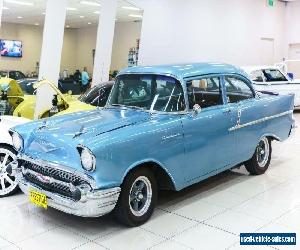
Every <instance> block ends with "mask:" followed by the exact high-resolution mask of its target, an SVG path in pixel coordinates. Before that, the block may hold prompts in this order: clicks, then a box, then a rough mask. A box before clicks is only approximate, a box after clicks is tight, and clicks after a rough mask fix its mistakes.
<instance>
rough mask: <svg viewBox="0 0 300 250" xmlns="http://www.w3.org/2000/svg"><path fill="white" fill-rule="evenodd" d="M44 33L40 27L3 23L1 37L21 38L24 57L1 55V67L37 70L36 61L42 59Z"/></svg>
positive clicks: (24, 70) (26, 71) (25, 70)
mask: <svg viewBox="0 0 300 250" xmlns="http://www.w3.org/2000/svg"><path fill="white" fill-rule="evenodd" d="M42 35H43V34H42V29H41V28H40V27H36V26H31V25H22V24H18V25H17V24H10V23H2V27H1V29H0V37H1V38H4V39H14V40H21V41H22V42H23V57H22V58H10V57H0V69H16V70H22V71H23V72H24V73H29V72H32V71H35V66H36V62H38V61H40V54H41V47H42Z"/></svg>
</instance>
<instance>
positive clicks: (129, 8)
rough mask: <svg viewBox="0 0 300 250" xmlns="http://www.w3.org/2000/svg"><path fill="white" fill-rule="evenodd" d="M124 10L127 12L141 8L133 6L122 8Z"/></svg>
mask: <svg viewBox="0 0 300 250" xmlns="http://www.w3.org/2000/svg"><path fill="white" fill-rule="evenodd" d="M122 9H125V10H140V9H139V8H137V7H132V6H122Z"/></svg>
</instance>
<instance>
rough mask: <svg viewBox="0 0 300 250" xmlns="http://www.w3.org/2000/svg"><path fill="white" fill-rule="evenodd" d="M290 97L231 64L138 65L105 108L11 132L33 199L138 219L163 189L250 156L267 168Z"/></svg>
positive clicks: (12, 169)
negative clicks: (258, 87)
mask: <svg viewBox="0 0 300 250" xmlns="http://www.w3.org/2000/svg"><path fill="white" fill-rule="evenodd" d="M293 106H294V96H293V95H292V94H291V95H278V94H277V95H276V94H271V93H270V94H262V93H256V92H255V91H254V89H253V87H252V84H251V81H250V79H248V78H247V75H246V74H245V73H244V72H243V71H241V70H240V69H239V68H236V67H234V66H231V65H226V64H216V63H201V64H188V65H168V66H153V67H133V68H129V69H125V70H123V71H122V72H120V73H119V75H118V76H117V78H116V83H115V85H114V87H113V89H112V92H111V94H110V97H109V100H108V102H107V104H106V106H105V107H104V108H98V109H97V110H94V111H86V112H78V113H74V114H69V115H65V116H61V117H56V118H50V119H47V120H42V121H36V122H32V123H27V124H25V125H20V126H17V127H15V128H13V129H12V130H11V136H12V140H13V144H14V147H15V149H16V150H17V151H18V152H19V153H18V160H17V161H14V162H12V163H11V164H10V165H9V166H8V168H7V172H9V173H10V174H14V175H16V176H17V178H18V180H19V185H20V188H21V189H22V191H23V192H24V193H26V194H28V196H29V199H30V201H31V202H33V203H35V204H37V205H40V206H43V207H45V208H46V207H47V206H50V207H53V208H56V209H59V210H61V211H64V212H66V213H71V214H74V215H78V216H85V217H98V216H101V215H104V214H106V213H109V212H110V211H112V210H114V212H115V214H116V216H117V218H118V219H119V220H120V221H121V222H123V223H125V224H127V225H129V226H137V225H140V224H142V223H144V222H145V221H147V220H148V219H149V218H150V216H151V214H152V212H153V210H154V207H155V205H156V199H157V193H158V190H159V189H171V190H181V189H183V188H185V187H187V186H189V185H192V184H193V183H197V182H199V181H201V180H204V179H206V178H208V177H210V176H213V175H216V174H218V173H220V172H222V171H225V170H226V169H230V168H233V167H235V166H240V165H241V164H244V165H245V166H246V168H247V170H248V171H249V172H250V174H254V175H259V174H263V173H264V172H265V171H266V170H267V169H268V167H269V164H270V161H271V153H272V147H271V142H272V140H280V141H281V140H285V139H287V138H288V137H289V135H290V133H291V131H292V129H293V126H294V119H293V117H292V113H293Z"/></svg>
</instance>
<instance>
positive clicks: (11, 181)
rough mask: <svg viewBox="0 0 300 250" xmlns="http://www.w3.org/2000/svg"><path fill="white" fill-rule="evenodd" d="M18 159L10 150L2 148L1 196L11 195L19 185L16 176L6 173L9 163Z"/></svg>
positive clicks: (0, 163)
mask: <svg viewBox="0 0 300 250" xmlns="http://www.w3.org/2000/svg"><path fill="white" fill-rule="evenodd" d="M15 159H16V156H15V155H14V154H13V153H12V152H11V151H9V150H7V149H4V148H0V195H6V194H9V193H10V192H11V191H13V190H14V189H15V188H16V186H17V185H18V183H17V181H16V179H15V177H14V176H10V175H9V174H8V173H7V172H6V167H7V165H8V164H9V163H11V162H12V161H13V160H15Z"/></svg>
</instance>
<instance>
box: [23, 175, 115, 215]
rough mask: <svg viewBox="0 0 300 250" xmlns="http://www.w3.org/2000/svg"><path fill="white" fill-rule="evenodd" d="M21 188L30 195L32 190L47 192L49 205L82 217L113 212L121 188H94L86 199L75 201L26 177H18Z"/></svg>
mask: <svg viewBox="0 0 300 250" xmlns="http://www.w3.org/2000/svg"><path fill="white" fill-rule="evenodd" d="M18 180H19V187H20V189H21V190H22V191H23V192H24V193H25V194H26V195H29V191H30V190H34V191H38V192H40V193H42V194H45V195H46V196H47V198H48V206H49V207H53V208H55V209H58V210H60V211H62V212H65V213H68V214H73V215H77V216H82V217H99V216H102V215H105V214H108V213H109V212H111V211H112V210H113V209H114V208H115V206H116V203H117V201H118V198H119V194H120V191H121V189H120V188H118V187H117V188H111V189H106V190H98V191H96V190H94V191H92V192H89V193H87V194H86V200H85V201H73V200H71V199H68V198H65V197H62V196H60V195H58V194H54V193H50V192H47V191H45V190H43V189H41V188H39V187H37V186H36V185H34V184H31V183H29V182H27V181H26V180H25V179H24V178H22V177H21V178H18Z"/></svg>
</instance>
